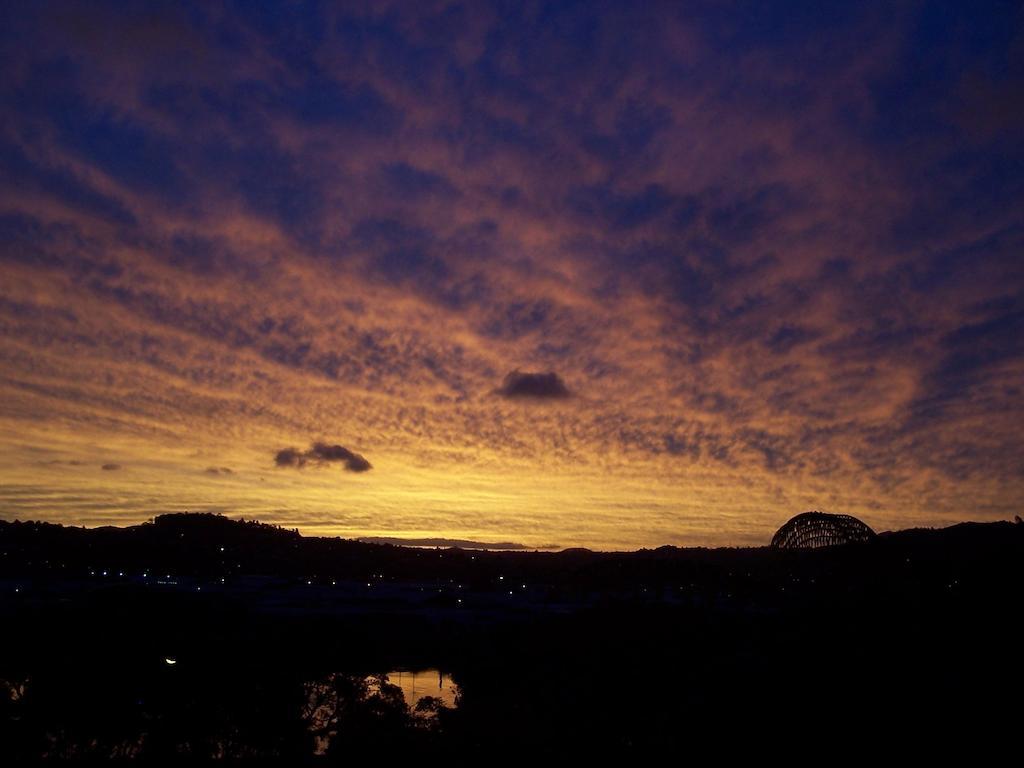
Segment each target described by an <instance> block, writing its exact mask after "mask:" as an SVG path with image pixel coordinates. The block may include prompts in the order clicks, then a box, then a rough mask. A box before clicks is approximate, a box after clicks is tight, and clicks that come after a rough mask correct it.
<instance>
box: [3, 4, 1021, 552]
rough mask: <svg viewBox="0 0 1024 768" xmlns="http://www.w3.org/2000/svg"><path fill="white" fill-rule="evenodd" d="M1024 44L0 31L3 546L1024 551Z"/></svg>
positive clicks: (692, 20) (646, 16)
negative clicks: (921, 545) (238, 537)
mask: <svg viewBox="0 0 1024 768" xmlns="http://www.w3.org/2000/svg"><path fill="white" fill-rule="evenodd" d="M1022 137H1024V12H1022V6H1021V4H1019V3H1015V2H977V3H961V2H951V3H930V2H925V3H918V2H895V3H893V2H882V3H821V2H798V1H796V2H786V3H778V2H755V1H754V0H750V1H749V2H746V1H744V2H735V3H733V2H726V1H723V2H718V1H716V2H706V3H705V2H693V3H678V2H670V3H660V2H644V3H633V2H620V3H614V2H600V1H595V0H590V1H588V2H581V3H573V2H555V3H534V2H507V3H505V2H484V1H483V0H474V2H466V3H464V4H460V3H454V2H452V3H449V2H425V1H421V0H418V1H417V2H407V3H388V2H372V3H324V4H321V3H284V2H282V3H256V2H239V3H227V4H221V3H214V2H200V3H195V4H189V3H181V2H168V3H130V4H124V3H112V4H107V3H103V2H80V3H79V2H65V3H48V2H31V3H28V2H25V3H20V2H11V3H4V4H3V7H2V9H0V518H5V519H39V520H49V521H54V522H62V523H66V524H74V525H88V526H97V525H126V524H132V523H138V522H141V521H145V520H147V519H149V518H152V517H153V516H155V515H157V514H161V513H164V512H173V511H182V510H192V511H211V512H220V513H223V514H226V515H229V516H231V517H244V518H246V519H251V518H258V519H260V520H262V521H264V522H270V523H278V524H281V525H283V526H285V527H288V528H298V529H299V530H300V531H302V532H303V533H304V534H308V535H338V536H349V537H355V536H377V537H393V538H399V539H410V540H418V539H430V540H435V539H437V538H453V539H459V540H461V541H468V542H473V541H478V542H509V543H513V544H521V545H524V546H527V547H570V546H586V547H590V548H595V549H636V548H640V547H656V546H660V545H664V544H672V545H680V546H719V545H725V546H729V545H750V544H766V543H767V542H768V541H769V540H770V538H771V534H772V532H773V531H774V530H775V529H776V528H777V527H778V526H779V525H781V524H782V523H783V522H784V521H785V520H787V519H788V518H789V517H791V516H793V515H795V514H797V513H799V512H803V511H806V510H810V509H819V510H824V511H830V512H836V513H844V514H852V515H856V516H857V517H859V518H861V519H863V520H864V521H865V522H867V523H868V524H869V525H871V526H872V527H874V528H875V529H876V530H889V529H899V528H907V527H914V526H941V525H948V524H950V523H954V522H958V521H962V520H982V521H984V520H998V519H1010V518H1012V516H1013V515H1014V514H1018V513H1021V511H1022V508H1024V248H1022V246H1024V206H1022V203H1021V201H1022V200H1024V138H1022Z"/></svg>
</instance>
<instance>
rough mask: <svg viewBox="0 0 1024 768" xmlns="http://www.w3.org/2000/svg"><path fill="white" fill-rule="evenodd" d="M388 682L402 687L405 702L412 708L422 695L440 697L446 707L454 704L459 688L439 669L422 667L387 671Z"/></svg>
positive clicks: (450, 677) (449, 676)
mask: <svg viewBox="0 0 1024 768" xmlns="http://www.w3.org/2000/svg"><path fill="white" fill-rule="evenodd" d="M387 677H388V682H389V683H391V684H392V685H397V686H398V687H399V688H401V689H402V695H403V696H405V703H406V704H408V705H409V706H410V707H412V708H413V709H415V708H416V702H418V701H419V700H420V699H421V698H423V697H424V696H433V697H434V698H437V699H440V700H441V702H442V703H443V704H444V705H445V706H446V707H454V706H455V696H456V695H457V694H458V692H459V689H458V686H456V685H455V683H453V682H452V676H451V675H449V674H447V673H445V672H442V671H441V670H439V669H423V670H419V671H407V670H395V671H392V672H388V674H387Z"/></svg>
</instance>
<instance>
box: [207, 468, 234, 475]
mask: <svg viewBox="0 0 1024 768" xmlns="http://www.w3.org/2000/svg"><path fill="white" fill-rule="evenodd" d="M206 474H208V475H233V474H235V472H234V470H233V469H231V468H230V467H207V468H206Z"/></svg>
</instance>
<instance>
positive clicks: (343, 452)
mask: <svg viewBox="0 0 1024 768" xmlns="http://www.w3.org/2000/svg"><path fill="white" fill-rule="evenodd" d="M335 461H340V462H344V464H345V469H347V470H348V471H349V472H366V471H367V470H369V469H372V468H373V465H372V464H370V462H368V461H367V460H366V459H365V458H364V457H362V456H360V455H359V454H358V453H355V452H353V451H350V450H349V449H348V448H345V447H344V446H341V445H328V444H327V443H313V445H312V446H310V448H309V450H307V451H300V450H298V449H296V448H282V449H281V450H280V451H278V452H277V454H276V455H275V456H274V463H275V464H277V466H279V467H304V466H306V465H307V464H327V463H330V462H335Z"/></svg>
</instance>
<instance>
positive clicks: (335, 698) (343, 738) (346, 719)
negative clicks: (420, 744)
mask: <svg viewBox="0 0 1024 768" xmlns="http://www.w3.org/2000/svg"><path fill="white" fill-rule="evenodd" d="M304 690H305V705H304V707H303V710H302V720H303V721H304V722H305V724H306V728H307V730H308V731H309V733H310V735H311V736H312V737H313V748H314V752H315V754H317V755H325V754H328V750H329V749H331V748H334V747H337V748H338V749H342V750H343V749H344V748H345V743H346V742H347V741H351V740H352V739H353V738H358V737H359V735H360V734H363V735H365V733H366V732H367V729H373V728H382V727H383V728H384V730H386V729H387V728H388V727H390V728H392V729H393V730H394V731H395V732H396V733H397V732H398V731H400V730H401V729H403V728H406V729H412V730H413V731H416V730H420V731H424V732H426V731H429V730H431V729H432V728H433V727H434V726H436V725H437V723H438V717H439V713H440V712H441V711H444V710H447V709H452V708H454V707H455V706H456V700H457V698H458V694H459V689H458V686H457V685H455V683H453V682H452V678H451V675H448V674H446V673H444V672H441V671H440V670H438V669H426V670H415V671H414V670H404V669H403V670H393V671H391V672H387V673H383V674H374V675H365V674H349V673H344V672H333V673H331V674H329V675H327V676H325V677H322V678H318V679H316V680H311V681H308V682H306V683H305V684H304ZM339 740H340V746H339Z"/></svg>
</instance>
